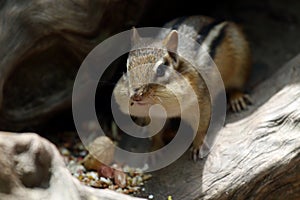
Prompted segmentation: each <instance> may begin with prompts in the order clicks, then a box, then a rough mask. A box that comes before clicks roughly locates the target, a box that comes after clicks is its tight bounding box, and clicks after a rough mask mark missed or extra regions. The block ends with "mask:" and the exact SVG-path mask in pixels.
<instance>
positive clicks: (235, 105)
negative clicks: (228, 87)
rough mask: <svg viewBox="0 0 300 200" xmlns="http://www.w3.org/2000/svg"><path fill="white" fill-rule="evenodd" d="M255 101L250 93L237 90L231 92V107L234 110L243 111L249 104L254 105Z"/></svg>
mask: <svg viewBox="0 0 300 200" xmlns="http://www.w3.org/2000/svg"><path fill="white" fill-rule="evenodd" d="M252 104H253V101H252V99H251V97H250V96H249V95H248V94H244V93H242V92H240V91H236V92H234V93H231V94H230V97H229V108H230V109H231V110H232V111H233V112H241V111H243V110H246V109H247V108H248V105H252Z"/></svg>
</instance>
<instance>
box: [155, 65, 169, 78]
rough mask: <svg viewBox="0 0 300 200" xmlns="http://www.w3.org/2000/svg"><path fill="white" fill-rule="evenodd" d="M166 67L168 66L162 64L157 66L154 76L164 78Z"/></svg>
mask: <svg viewBox="0 0 300 200" xmlns="http://www.w3.org/2000/svg"><path fill="white" fill-rule="evenodd" d="M167 67H168V66H167V65H164V64H161V65H159V66H158V67H157V69H156V76H157V77H162V76H164V75H165V73H166V70H167Z"/></svg>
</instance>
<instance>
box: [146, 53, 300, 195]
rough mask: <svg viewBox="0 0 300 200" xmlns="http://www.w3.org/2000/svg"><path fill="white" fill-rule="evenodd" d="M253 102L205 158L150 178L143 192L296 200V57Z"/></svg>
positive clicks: (299, 184) (299, 104) (299, 187)
mask: <svg viewBox="0 0 300 200" xmlns="http://www.w3.org/2000/svg"><path fill="white" fill-rule="evenodd" d="M252 97H253V99H254V100H255V104H254V105H253V106H251V107H250V108H249V110H248V111H246V112H243V113H239V114H230V115H229V116H228V120H227V124H226V125H225V127H224V128H223V129H222V130H221V131H220V132H219V133H218V135H217V137H216V138H215V145H214V147H213V149H212V151H211V153H210V154H209V156H208V157H207V158H206V159H204V160H202V161H200V162H198V163H193V162H192V161H191V160H189V158H188V155H185V156H183V157H182V158H180V159H179V160H178V161H176V162H175V163H173V164H172V165H170V166H168V167H167V168H165V169H162V170H160V171H158V172H156V173H154V176H153V178H152V180H150V181H149V182H148V183H147V184H146V191H148V192H149V193H151V194H154V195H155V198H157V199H166V198H167V196H168V195H172V196H173V198H174V199H183V200H185V199H186V200H191V199H264V200H265V199H300V55H299V56H297V57H296V58H294V59H293V60H292V61H290V62H289V63H287V64H286V65H285V66H284V67H283V68H281V69H280V70H279V71H278V72H277V73H275V74H274V75H273V76H271V77H270V78H269V79H268V80H266V81H265V82H263V83H262V84H260V85H259V86H258V87H256V88H255V89H254V91H253V93H252ZM157 183H159V184H157ZM166 191H167V192H166Z"/></svg>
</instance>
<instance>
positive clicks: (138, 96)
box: [131, 93, 143, 101]
mask: <svg viewBox="0 0 300 200" xmlns="http://www.w3.org/2000/svg"><path fill="white" fill-rule="evenodd" d="M131 99H132V100H133V101H142V100H143V95H142V94H137V93H134V94H133V95H132V96H131Z"/></svg>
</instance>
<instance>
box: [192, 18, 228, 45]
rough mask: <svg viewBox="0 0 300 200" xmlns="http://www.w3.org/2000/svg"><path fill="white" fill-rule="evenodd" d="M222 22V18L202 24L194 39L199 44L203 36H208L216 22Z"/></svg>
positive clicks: (203, 38)
mask: <svg viewBox="0 0 300 200" xmlns="http://www.w3.org/2000/svg"><path fill="white" fill-rule="evenodd" d="M221 22H223V20H214V21H213V22H211V23H209V24H207V25H205V26H203V27H202V28H201V29H200V30H199V31H198V35H197V39H196V41H197V42H198V43H199V44H200V45H201V44H202V42H203V41H204V40H205V38H206V37H207V36H208V34H209V32H210V31H211V30H212V29H213V28H214V27H215V26H216V25H218V24H220V23H221Z"/></svg>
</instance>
